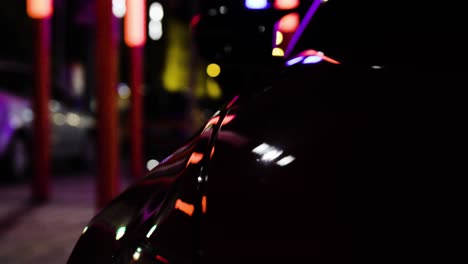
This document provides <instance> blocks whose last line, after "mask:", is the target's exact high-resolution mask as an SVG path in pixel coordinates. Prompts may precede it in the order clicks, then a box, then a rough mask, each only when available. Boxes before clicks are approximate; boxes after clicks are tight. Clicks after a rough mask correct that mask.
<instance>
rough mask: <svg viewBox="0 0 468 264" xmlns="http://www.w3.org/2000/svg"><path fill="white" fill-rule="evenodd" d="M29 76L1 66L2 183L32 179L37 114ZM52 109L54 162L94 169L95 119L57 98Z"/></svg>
mask: <svg viewBox="0 0 468 264" xmlns="http://www.w3.org/2000/svg"><path fill="white" fill-rule="evenodd" d="M28 76H30V74H29V73H28V72H27V71H17V70H14V71H12V70H9V69H5V68H1V67H0V167H1V173H0V181H5V180H12V179H20V178H25V177H27V176H29V175H28V174H29V173H28V172H29V169H30V168H31V164H32V160H31V158H32V149H31V146H32V144H33V143H34V142H33V133H34V131H33V126H32V122H33V119H34V113H33V109H32V101H31V97H30V96H29V94H30V93H31V92H32V91H31V87H32V82H31V78H30V77H29V78H28ZM49 109H50V121H51V127H50V132H51V134H50V136H51V158H52V161H53V162H54V161H60V163H61V164H63V161H67V162H73V164H72V165H75V164H76V165H80V166H82V167H84V168H90V166H91V165H92V164H93V161H94V160H95V151H94V150H95V140H94V135H95V133H94V127H95V120H94V117H93V116H92V115H91V114H88V113H83V112H78V111H73V110H72V109H71V107H68V106H66V105H65V104H63V103H61V102H59V101H58V100H54V99H52V100H50V103H49ZM55 164H58V163H53V164H52V168H54V165H55Z"/></svg>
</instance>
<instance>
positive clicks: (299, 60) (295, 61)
mask: <svg viewBox="0 0 468 264" xmlns="http://www.w3.org/2000/svg"><path fill="white" fill-rule="evenodd" d="M303 59H304V57H302V56H299V57H296V58H293V59H290V60H288V61H287V62H286V65H287V66H291V65H294V64H296V63H299V62H301V61H302V60H303Z"/></svg>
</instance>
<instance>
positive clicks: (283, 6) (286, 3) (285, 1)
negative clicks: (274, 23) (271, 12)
mask: <svg viewBox="0 0 468 264" xmlns="http://www.w3.org/2000/svg"><path fill="white" fill-rule="evenodd" d="M273 6H274V7H275V9H280V10H289V9H294V8H296V7H298V6H299V0H276V1H275V4H274V5H273Z"/></svg>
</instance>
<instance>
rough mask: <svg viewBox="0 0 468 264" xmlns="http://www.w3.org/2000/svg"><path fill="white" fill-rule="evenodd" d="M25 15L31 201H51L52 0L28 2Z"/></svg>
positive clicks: (28, 0) (30, 0)
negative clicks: (29, 23) (30, 46)
mask: <svg viewBox="0 0 468 264" xmlns="http://www.w3.org/2000/svg"><path fill="white" fill-rule="evenodd" d="M26 12H27V14H28V16H29V17H31V18H32V19H34V21H33V24H34V35H35V42H34V43H35V48H34V92H33V95H34V96H33V110H34V121H33V130H34V131H33V135H34V138H33V140H34V144H33V148H34V149H33V158H32V160H33V163H34V164H33V173H34V174H33V186H32V188H33V197H32V198H33V200H35V201H38V202H42V201H46V200H49V199H50V136H49V135H50V133H49V132H50V122H49V98H50V73H51V70H50V60H51V58H50V55H51V54H50V41H51V34H50V31H51V27H50V17H51V16H52V13H53V1H52V0H27V3H26Z"/></svg>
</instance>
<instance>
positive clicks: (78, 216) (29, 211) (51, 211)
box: [0, 0, 312, 263]
mask: <svg viewBox="0 0 468 264" xmlns="http://www.w3.org/2000/svg"><path fill="white" fill-rule="evenodd" d="M132 2H133V3H135V2H140V3H143V4H142V6H143V9H142V11H143V13H142V14H143V15H140V16H139V17H143V18H144V20H143V23H144V24H141V25H140V26H139V27H135V26H133V28H132V26H129V28H132V30H129V29H126V27H127V25H126V24H125V21H126V19H128V21H130V19H129V18H127V15H128V12H129V9H130V6H129V4H132ZM311 2H312V1H311V0H303V1H280V0H268V1H266V0H251V1H250V0H249V1H244V0H157V1H155V0H146V1H138V0H107V1H106V0H54V1H51V0H20V1H18V0H3V1H2V3H1V5H2V7H1V8H0V28H2V31H1V33H0V34H2V36H1V38H0V263H64V262H65V261H66V259H67V258H68V255H69V253H70V252H71V250H72V248H73V245H74V243H75V242H76V239H77V238H78V236H79V234H80V232H81V230H82V228H83V227H84V226H85V225H86V223H87V222H88V221H89V220H90V218H91V217H92V216H93V215H94V214H95V213H96V212H97V210H99V208H101V207H102V205H103V204H105V203H106V202H107V201H108V200H110V199H111V198H112V197H114V196H115V195H117V194H118V193H119V192H121V191H122V190H123V189H125V187H126V186H128V185H129V184H131V183H132V182H133V181H135V180H137V179H138V177H141V176H143V175H133V174H135V173H134V171H135V170H136V171H137V172H139V171H141V172H142V173H136V174H144V173H146V172H147V171H148V170H150V169H151V168H153V167H154V166H156V165H157V164H158V162H159V161H161V160H162V159H164V158H165V157H166V156H167V155H168V154H170V153H171V152H172V151H174V150H175V149H176V148H177V147H178V146H180V145H181V144H183V143H184V142H185V141H186V140H188V139H189V138H190V137H191V136H192V135H193V134H194V133H195V132H196V131H198V130H199V129H200V128H201V127H202V126H203V124H204V122H205V121H206V120H207V119H208V118H209V117H211V116H212V115H213V113H214V112H215V111H216V110H217V109H218V108H219V107H220V106H222V105H223V104H224V103H226V102H227V101H228V100H230V99H231V98H232V97H233V96H234V95H236V94H238V93H242V92H245V91H248V90H249V89H250V87H252V86H253V83H255V82H260V81H261V80H262V79H264V78H268V76H270V75H271V74H272V73H273V72H275V70H277V69H278V67H279V66H280V65H281V63H282V60H281V57H282V56H283V55H284V49H285V48H286V44H287V41H288V40H289V39H290V38H291V36H292V32H294V31H295V29H296V28H297V26H298V24H299V17H302V16H303V14H304V13H305V11H306V10H307V8H308V7H309V5H310V3H311ZM34 8H36V9H37V10H36V11H34V10H35V9H34ZM103 10H104V11H105V12H103ZM291 10H293V11H294V12H297V13H295V15H293V17H292V19H291V16H289V17H287V18H286V19H285V21H283V22H282V23H279V20H280V19H281V18H284V17H286V16H287V15H288V14H290V13H291ZM107 11H108V12H111V14H112V17H106V16H105V15H103V13H106V12H107ZM34 12H39V13H34ZM41 12H42V13H41ZM38 14H39V15H38ZM41 14H42V15H41ZM109 14H110V13H109ZM103 19H108V20H106V21H104V20H103ZM103 21H104V22H103ZM100 23H101V24H105V23H110V24H111V26H110V27H109V28H110V29H111V31H112V32H106V31H105V30H104V31H103V30H102V27H100V25H101V24H100ZM275 23H276V24H275ZM278 24H281V25H280V26H278ZM283 27H284V30H283ZM280 30H283V33H284V34H282V33H281V32H279V31H280ZM140 31H141V32H143V33H142V35H141V36H144V37H143V38H144V41H143V42H141V43H140V44H139V45H137V47H135V45H132V44H131V41H130V42H129V39H128V38H131V36H130V37H128V36H126V34H129V32H140ZM130 35H131V34H130ZM106 41H107V42H106ZM103 43H104V46H103ZM106 43H107V44H109V45H108V46H106ZM108 50H112V52H113V53H107V51H108ZM135 50H137V51H139V52H140V53H139V54H140V55H141V56H140V57H138V53H135ZM109 54H113V55H112V56H109ZM135 54H137V55H136V57H135ZM109 57H112V58H109ZM138 58H139V59H138ZM107 59H111V60H112V61H113V62H115V65H113V66H114V67H115V71H116V72H115V73H113V72H112V69H110V70H109V72H111V73H108V72H107V71H106V69H105V70H104V71H101V70H100V69H102V68H99V67H100V66H99V65H100V64H99V63H101V62H102V61H103V60H107ZM109 61H110V60H109ZM109 67H110V66H109ZM111 68H112V67H111ZM108 74H110V75H108ZM112 74H113V75H112ZM132 74H133V75H132ZM108 76H111V78H112V80H110V81H109V82H107V83H105V84H106V85H108V84H111V87H112V88H111V89H112V91H110V90H107V91H106V90H104V88H102V87H101V86H102V84H103V81H102V80H103V79H105V78H107V77H108ZM135 76H137V77H135ZM132 78H133V79H132ZM135 78H136V84H137V85H141V90H138V89H136V88H135V87H132V83H135ZM38 90H41V91H42V94H41V93H40V92H38ZM100 91H101V92H100ZM102 91H104V95H106V94H108V98H107V97H106V96H103V93H102ZM135 91H141V94H138V98H140V97H141V98H140V99H141V102H140V103H139V104H138V105H137V107H136V108H137V109H139V110H141V112H136V113H137V119H138V122H139V123H136V125H135V115H132V104H135V103H134V101H132V97H133V98H136V97H135V95H134V94H132V92H133V93H134V92H135ZM114 94H115V95H116V96H115V102H114V99H113V98H114V97H113V95H114ZM44 95H45V96H44ZM109 98H110V99H109ZM41 100H42V101H41ZM100 100H101V101H100ZM105 100H110V101H105ZM109 102H110V106H111V108H107V109H111V110H113V108H112V107H113V103H115V110H116V118H117V123H116V124H113V125H115V127H112V126H105V125H103V124H101V123H103V122H105V123H106V124H107V121H106V119H105V118H104V117H103V116H104V115H105V116H107V117H108V118H113V117H114V116H112V115H111V114H112V113H109V111H103V110H102V109H105V108H102V109H101V111H100V110H99V107H98V106H99V104H100V103H101V105H104V104H109ZM40 106H42V107H44V108H42V109H47V110H46V112H40V111H39V110H38V109H41V107H40ZM44 113H46V114H44ZM44 115H46V117H47V119H44ZM41 116H42V119H41ZM39 119H41V120H42V121H36V120H39ZM44 120H46V121H47V124H46V125H44V123H41V122H46V121H44ZM135 126H136V127H137V129H136V130H135V129H132V128H135ZM44 127H46V128H45V130H44ZM39 130H41V131H46V135H44V133H43V134H41V132H40V131H39ZM114 130H115V131H114ZM114 132H116V133H115V134H114ZM106 133H109V137H110V138H112V135H117V140H116V141H115V143H116V145H117V146H112V145H113V144H112V143H113V142H114V141H110V142H111V143H110V144H109V142H107V141H106ZM132 133H133V134H132ZM99 135H101V137H99ZM42 139H44V141H42ZM104 141H106V142H107V143H102V142H104ZM135 141H137V142H139V144H137V145H139V146H140V147H139V148H138V147H137V148H136V151H137V152H139V154H138V155H140V156H138V155H137V156H138V157H137V161H136V167H137V168H134V167H135V165H132V159H135V157H134V156H132V153H133V152H132V151H135V148H132V146H134V145H135ZM99 144H101V145H99ZM105 144H108V145H105ZM99 146H101V148H99ZM109 148H110V150H108V149H109ZM41 151H42V153H43V155H42V154H41ZM140 152H141V153H140ZM114 154H116V155H117V156H116V157H114ZM106 155H108V156H106ZM49 156H50V157H49ZM49 158H50V159H49ZM109 160H110V161H109ZM133 162H134V161H133ZM106 166H107V167H106ZM112 166H116V167H117V168H118V170H117V171H116V172H115V173H114V171H113V170H112ZM132 166H133V168H132ZM138 167H141V168H138ZM103 175H104V176H103ZM116 178H118V180H116ZM96 201H97V202H96Z"/></svg>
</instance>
